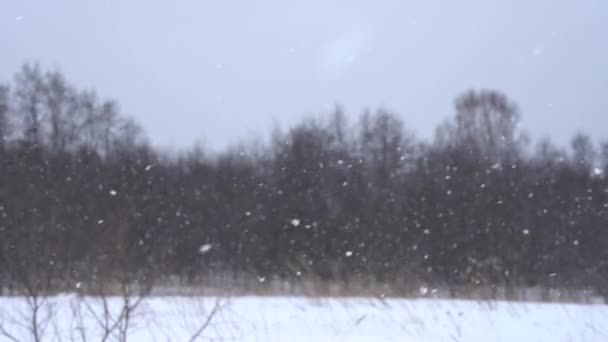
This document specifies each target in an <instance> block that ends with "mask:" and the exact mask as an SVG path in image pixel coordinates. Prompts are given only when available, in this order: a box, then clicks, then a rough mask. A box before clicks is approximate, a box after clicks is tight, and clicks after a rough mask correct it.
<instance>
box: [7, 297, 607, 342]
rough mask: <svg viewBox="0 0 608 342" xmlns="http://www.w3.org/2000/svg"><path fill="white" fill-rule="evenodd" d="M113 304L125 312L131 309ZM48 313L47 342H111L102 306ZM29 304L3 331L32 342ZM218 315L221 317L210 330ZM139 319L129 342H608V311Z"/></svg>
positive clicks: (158, 311) (251, 302)
mask: <svg viewBox="0 0 608 342" xmlns="http://www.w3.org/2000/svg"><path fill="white" fill-rule="evenodd" d="M108 303H109V308H114V309H117V308H118V307H120V305H121V304H120V303H121V300H120V299H119V298H111V299H109V301H108ZM217 303H220V305H219V306H216V304H217ZM46 304H48V305H46ZM46 304H45V305H44V306H43V308H42V309H41V311H40V313H39V317H41V318H42V320H44V319H45V318H46V317H47V316H48V315H49V313H52V315H51V317H52V319H51V320H49V321H48V322H46V324H45V325H44V331H43V333H42V334H43V336H45V338H43V339H41V340H42V341H84V340H85V339H86V341H101V336H102V329H100V327H101V326H102V325H100V324H101V323H102V322H103V319H102V320H96V319H95V318H94V317H95V316H96V317H98V318H103V317H104V316H103V314H102V313H103V310H102V305H101V302H100V301H99V300H98V299H93V298H86V299H85V300H84V301H83V300H80V299H79V298H78V297H77V296H60V297H54V298H52V299H51V300H50V301H49V302H48V303H46ZM25 305H26V304H25V302H24V301H23V299H20V298H0V313H1V314H2V318H1V320H2V324H3V327H4V329H5V332H7V333H9V334H11V335H12V336H13V337H14V338H16V340H17V341H30V340H32V339H31V337H30V336H29V335H28V333H27V326H23V324H24V323H26V324H27V320H28V309H27V308H26V307H25ZM214 307H215V308H219V310H216V314H215V315H214V317H213V320H212V321H210V322H209V324H206V323H207V320H206V318H207V316H208V313H209V312H212V311H213V310H214ZM49 310H50V311H49ZM108 317H110V318H111V317H112V316H108ZM114 317H115V316H114ZM130 320H131V324H132V329H131V330H130V331H129V336H128V341H134V342H152V341H158V342H160V341H163V342H164V341H190V340H192V337H193V336H195V335H197V332H200V334H198V335H199V339H196V340H197V341H205V340H207V341H246V342H253V341H277V342H278V341H281V342H284V341H290V342H299V341H302V342H304V341H356V342H358V341H366V342H367V341H400V342H404V341H405V342H407V341H415V342H420V341H428V342H436V341H437V342H438V341H451V342H454V341H473V342H477V341H480V342H482V341H483V342H486V341H520V342H523V341H539V342H540V341H542V342H547V341H549V342H553V341H564V342H566V341H567V342H576V341H581V342H583V341H584V342H587V341H608V306H607V305H599V304H597V305H592V304H556V303H514V302H487V301H484V302H481V301H479V302H478V301H464V300H441V299H419V300H412V299H387V300H377V299H375V300H372V299H359V298H339V299H338V298H335V299H311V298H296V297H235V298H230V299H222V300H220V301H219V302H218V301H217V300H216V299H214V298H194V297H155V298H148V299H146V300H145V301H143V302H142V303H141V304H140V305H139V306H138V307H137V309H136V310H135V311H134V312H133V315H132V317H131V318H130ZM82 327H85V329H81V328H82ZM201 327H206V328H205V329H204V330H202V331H201ZM56 336H61V338H56ZM111 340H114V337H112V338H110V339H109V341H111ZM0 341H10V339H9V338H8V337H7V335H5V336H2V337H0Z"/></svg>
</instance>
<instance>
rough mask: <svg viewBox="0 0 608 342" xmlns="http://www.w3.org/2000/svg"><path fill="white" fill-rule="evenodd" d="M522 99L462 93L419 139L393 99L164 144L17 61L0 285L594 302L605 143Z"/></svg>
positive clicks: (6, 118) (605, 218) (606, 201)
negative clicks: (231, 136)
mask: <svg viewBox="0 0 608 342" xmlns="http://www.w3.org/2000/svg"><path fill="white" fill-rule="evenodd" d="M521 114H522V113H520V111H519V109H518V106H517V105H516V103H515V102H514V101H513V100H511V99H509V98H508V97H507V95H505V94H503V93H501V92H500V91H495V90H483V89H482V90H465V91H464V92H463V93H462V94H461V95H459V96H457V97H456V99H455V100H454V112H453V115H452V116H451V118H449V119H448V120H446V121H445V122H443V123H441V124H440V125H439V126H438V127H437V129H436V133H435V136H434V138H433V139H430V141H425V140H424V139H420V138H418V137H417V136H416V134H415V132H414V131H413V129H412V127H413V126H415V125H416V123H415V122H408V121H407V113H401V114H396V113H393V112H391V111H390V110H387V109H382V108H380V109H375V110H365V111H363V112H362V113H361V115H360V116H359V117H358V120H356V121H355V122H350V121H349V120H348V117H347V115H345V113H344V112H343V111H342V109H341V108H340V107H336V109H335V110H334V111H333V112H330V113H323V114H322V115H318V116H309V117H306V118H304V119H302V120H301V121H300V122H299V123H298V124H295V125H293V126H292V127H290V128H288V129H280V128H276V129H274V130H272V131H270V130H269V132H271V133H270V134H271V136H270V139H268V142H267V143H261V142H258V143H253V142H251V143H249V142H248V143H242V144H235V145H234V146H232V147H230V148H226V149H225V150H223V151H220V152H214V153H212V152H210V151H207V150H206V149H205V148H203V147H200V146H193V147H192V148H191V149H189V150H184V151H179V152H171V153H169V152H163V151H162V150H160V149H158V148H154V147H153V146H152V144H151V143H150V142H149V141H148V139H147V137H146V136H145V133H144V131H143V129H142V128H141V127H140V126H139V125H138V123H137V122H135V121H134V120H133V119H131V118H130V117H128V116H126V115H123V114H122V113H121V112H120V108H119V105H118V103H117V102H115V101H113V100H105V99H100V98H99V96H98V95H97V94H96V92H95V91H94V90H90V89H77V87H75V86H73V85H72V84H71V83H70V82H69V81H68V80H67V79H66V78H65V76H64V75H63V74H62V73H61V72H60V71H56V70H45V69H43V68H42V67H40V66H39V65H38V64H31V63H30V64H25V65H24V66H23V67H22V69H21V70H19V71H17V72H16V74H15V77H14V79H12V80H5V82H4V83H0V137H1V139H0V180H1V181H0V289H1V290H2V293H27V294H29V295H32V294H34V295H35V294H48V293H58V292H64V291H68V292H72V291H77V290H78V291H86V292H90V293H96V292H99V291H104V289H107V288H109V287H112V286H117V285H120V284H123V285H125V284H127V285H129V286H133V285H137V286H138V288H139V289H141V291H144V292H146V291H152V290H153V289H154V288H157V287H161V286H167V285H169V284H173V285H176V284H177V285H178V286H204V285H207V286H211V285H213V286H223V287H225V288H242V289H250V288H252V287H255V288H256V289H258V290H260V289H263V288H264V287H265V286H270V283H271V281H273V282H275V283H276V282H280V283H281V284H286V285H285V286H286V290H285V289H284V290H285V291H291V292H298V291H301V289H300V287H299V286H300V285H299V284H304V283H307V282H314V283H316V284H340V286H341V288H342V289H344V291H345V292H347V293H357V291H368V293H369V291H372V292H373V291H378V292H379V293H380V292H381V291H383V292H386V293H390V294H393V295H408V294H411V293H412V291H413V290H414V289H415V290H417V289H420V286H422V285H424V286H425V288H426V287H428V288H437V289H446V290H447V291H449V293H450V294H451V295H453V296H463V295H464V294H463V293H464V292H466V291H470V290H471V289H475V288H480V289H481V288H484V289H486V288H487V289H490V291H491V292H492V291H494V294H496V291H499V290H500V289H502V290H504V291H506V295H507V296H512V297H516V296H517V295H516V293H517V291H518V290H519V289H522V288H543V289H563V290H590V291H594V292H596V293H598V294H600V295H602V296H604V297H607V296H608V231H607V228H608V215H607V210H608V179H607V178H606V173H608V142H606V143H603V144H597V143H596V142H595V141H594V140H593V139H591V138H590V137H589V136H587V135H585V134H583V133H581V134H577V135H575V136H574V137H573V138H572V139H571V143H570V145H569V146H564V147H562V146H558V145H556V144H554V143H552V142H551V141H550V140H548V139H542V140H539V141H534V140H533V139H532V138H531V137H529V135H528V134H526V132H525V131H524V130H523V129H522V127H521V124H520V120H521ZM532 114H533V113H532ZM167 120H171V113H167ZM556 120H559V118H556ZM406 122H407V124H406ZM183 124H184V125H188V123H187V122H184V123H183ZM547 124H550V123H547ZM409 125H411V126H412V127H410V126H409ZM349 291H350V292H349ZM379 293H378V294H379Z"/></svg>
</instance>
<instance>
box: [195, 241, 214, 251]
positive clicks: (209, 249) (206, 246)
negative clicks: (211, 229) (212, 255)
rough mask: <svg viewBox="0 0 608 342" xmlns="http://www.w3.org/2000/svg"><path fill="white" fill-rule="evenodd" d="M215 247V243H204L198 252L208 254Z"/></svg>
mask: <svg viewBox="0 0 608 342" xmlns="http://www.w3.org/2000/svg"><path fill="white" fill-rule="evenodd" d="M212 248H213V244H211V243H206V244H204V245H202V246H201V247H200V248H199V249H198V252H199V253H200V254H206V253H209V252H210V251H211V249H212Z"/></svg>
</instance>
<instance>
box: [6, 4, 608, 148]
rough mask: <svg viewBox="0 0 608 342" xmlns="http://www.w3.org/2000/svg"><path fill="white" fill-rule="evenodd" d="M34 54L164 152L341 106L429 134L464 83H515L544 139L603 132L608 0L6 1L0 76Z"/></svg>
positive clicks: (227, 140) (216, 143)
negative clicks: (92, 91) (109, 102)
mask: <svg viewBox="0 0 608 342" xmlns="http://www.w3.org/2000/svg"><path fill="white" fill-rule="evenodd" d="M25 61H38V62H40V63H41V65H42V66H44V67H57V68H60V69H61V70H62V71H63V72H64V73H65V74H66V76H67V78H68V79H70V80H72V81H73V82H74V83H75V84H77V85H78V86H81V87H95V88H96V89H97V90H98V91H99V93H100V94H101V95H102V96H104V97H111V98H115V99H116V100H118V101H119V102H120V103H121V108H122V109H123V112H125V113H126V114H129V115H132V116H134V117H136V118H137V119H138V121H139V122H140V123H141V124H142V125H143V126H144V127H145V128H146V131H147V133H148V136H149V137H150V138H151V140H152V141H153V142H154V143H155V144H156V145H161V146H177V147H182V146H188V145H190V144H191V143H193V142H194V141H196V140H200V141H202V142H204V143H205V144H207V145H208V146H210V147H214V148H222V147H224V146H226V145H227V144H231V143H235V142H237V141H239V139H240V138H243V137H250V136H252V135H253V136H255V135H257V136H266V133H267V132H268V131H269V129H270V128H271V127H272V125H273V123H274V122H278V123H279V124H281V125H282V126H287V125H289V124H292V123H294V122H296V121H297V120H298V119H300V118H301V117H303V116H304V115H306V114H311V113H313V114H318V113H322V112H327V111H329V110H330V109H331V108H333V107H334V105H335V104H336V103H339V104H342V105H343V106H344V107H345V109H346V111H347V113H348V114H349V115H351V116H352V117H355V116H357V115H359V113H360V112H361V111H362V110H363V109H364V108H366V107H370V108H376V107H380V106H383V107H386V108H388V109H391V110H393V111H395V112H397V113H398V114H399V115H400V116H401V117H402V118H403V120H404V121H405V122H406V124H407V125H408V126H410V127H412V128H413V129H414V130H415V131H416V132H417V133H418V134H419V135H420V136H422V137H430V136H432V133H433V130H434V127H435V126H436V125H437V124H438V123H439V122H440V121H441V120H443V119H444V118H446V117H447V116H449V115H451V114H452V101H453V99H454V97H455V96H456V95H458V94H459V93H461V92H463V91H464V90H466V89H469V88H492V89H498V90H501V91H504V92H505V93H507V94H508V95H509V96H510V97H511V98H512V99H513V100H515V101H516V102H517V103H518V104H519V105H520V108H521V111H522V114H523V117H524V121H523V125H524V126H525V128H526V129H527V130H528V131H530V132H532V134H533V136H534V137H536V138H538V137H541V136H551V137H552V138H554V140H557V141H559V142H561V143H563V142H565V141H567V140H568V139H569V137H570V136H571V135H573V134H574V133H575V132H577V131H579V130H582V131H586V132H589V133H591V134H592V135H593V136H594V137H595V138H608V130H607V129H606V128H607V127H608V103H607V100H608V1H605V0H595V1H593V0H581V1H561V0H534V1H529V0H511V1H487V0H485V1H483V0H480V1H467V0H464V1H462V0H461V1H434V0H420V1H406V0H394V1H388V0H387V1H382V0H377V1H363V0H361V1H357V0H351V1H331V0H305V1H294V0H289V1H285V0H256V1H245V0H240V1H236V0H215V1H207V0H198V1H195V0H191V1H186V0H183V1H168V0H167V1H152V0H138V1H135V0H121V1H118V0H109V1H104V0H100V1H97V0H90V1H82V0H52V1H51V0H37V1H35V0H0V80H9V79H11V78H12V75H13V73H14V72H15V71H17V70H18V69H19V68H20V65H21V64H22V63H23V62H25Z"/></svg>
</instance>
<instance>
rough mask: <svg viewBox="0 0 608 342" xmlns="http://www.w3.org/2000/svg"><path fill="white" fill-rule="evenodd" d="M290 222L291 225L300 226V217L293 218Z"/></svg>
mask: <svg viewBox="0 0 608 342" xmlns="http://www.w3.org/2000/svg"><path fill="white" fill-rule="evenodd" d="M289 223H291V225H292V226H294V227H298V226H300V219H297V218H294V219H291V221H289Z"/></svg>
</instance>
